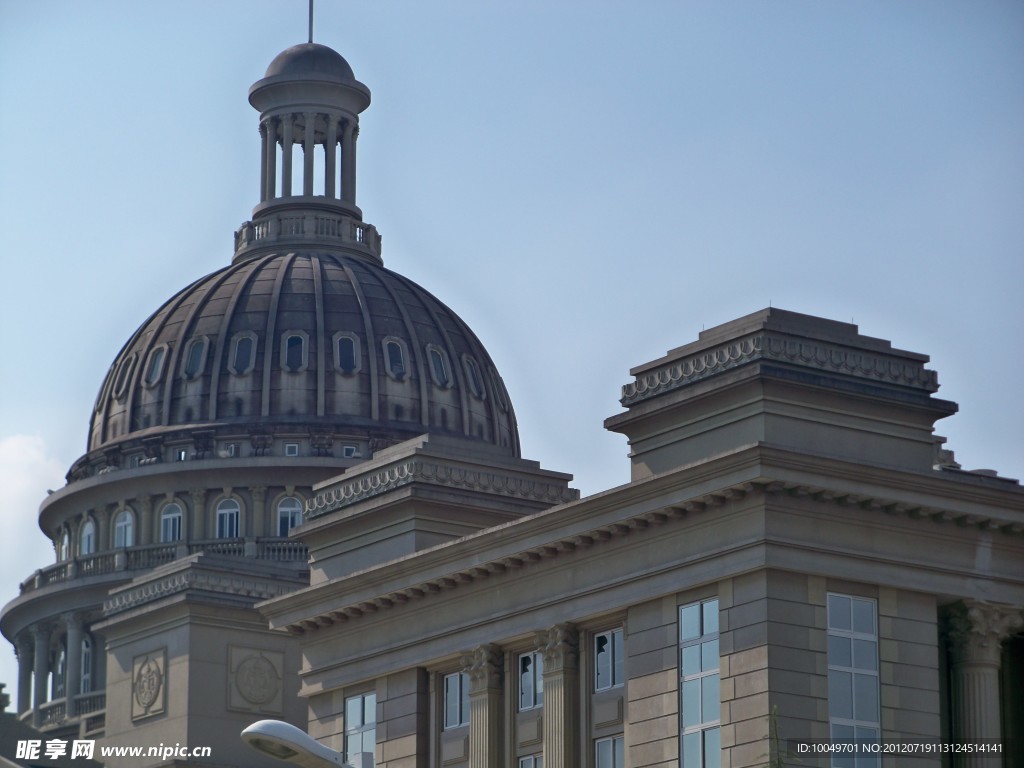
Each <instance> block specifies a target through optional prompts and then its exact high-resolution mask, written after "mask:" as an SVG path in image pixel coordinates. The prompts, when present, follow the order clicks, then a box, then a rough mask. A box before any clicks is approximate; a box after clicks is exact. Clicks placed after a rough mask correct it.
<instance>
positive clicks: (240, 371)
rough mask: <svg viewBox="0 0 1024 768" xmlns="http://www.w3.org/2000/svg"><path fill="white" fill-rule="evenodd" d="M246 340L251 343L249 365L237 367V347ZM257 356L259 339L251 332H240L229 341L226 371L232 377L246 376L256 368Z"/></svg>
mask: <svg viewBox="0 0 1024 768" xmlns="http://www.w3.org/2000/svg"><path fill="white" fill-rule="evenodd" d="M246 339H248V340H249V341H251V342H252V348H251V349H250V351H249V364H248V365H246V366H244V367H242V368H239V367H238V346H239V345H240V344H241V343H242V341H244V340H246ZM258 354H259V337H258V336H257V335H256V334H255V332H253V331H242V332H241V333H236V334H235V336H234V338H232V339H231V356H230V357H229V358H228V371H229V372H230V373H231V374H232V375H234V376H248V375H249V374H250V373H252V372H253V370H254V369H255V368H256V357H257V355H258Z"/></svg>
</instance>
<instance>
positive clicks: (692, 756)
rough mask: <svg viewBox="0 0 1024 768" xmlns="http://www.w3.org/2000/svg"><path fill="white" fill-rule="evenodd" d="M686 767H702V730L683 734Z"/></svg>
mask: <svg viewBox="0 0 1024 768" xmlns="http://www.w3.org/2000/svg"><path fill="white" fill-rule="evenodd" d="M683 766H684V768H700V731H696V732H694V733H687V734H685V735H684V736H683Z"/></svg>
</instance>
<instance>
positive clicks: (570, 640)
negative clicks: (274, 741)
mask: <svg viewBox="0 0 1024 768" xmlns="http://www.w3.org/2000/svg"><path fill="white" fill-rule="evenodd" d="M537 648H538V650H540V651H541V652H542V653H543V654H544V765H545V766H546V768H575V767H576V765H577V764H578V758H577V755H576V751H577V749H576V748H577V744H578V742H579V718H578V717H577V712H578V710H579V706H578V703H577V699H578V698H579V633H578V632H577V631H576V628H575V627H574V626H573V625H572V624H557V625H555V626H554V627H551V628H550V629H548V630H547V631H545V632H541V633H538V635H537Z"/></svg>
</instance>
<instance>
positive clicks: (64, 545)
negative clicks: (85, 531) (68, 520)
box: [57, 528, 71, 562]
mask: <svg viewBox="0 0 1024 768" xmlns="http://www.w3.org/2000/svg"><path fill="white" fill-rule="evenodd" d="M70 557H71V534H69V533H68V531H67V528H65V529H64V530H63V531H62V532H61V534H60V543H59V544H58V545H57V559H58V560H59V561H60V562H64V561H65V560H67V559H69V558H70Z"/></svg>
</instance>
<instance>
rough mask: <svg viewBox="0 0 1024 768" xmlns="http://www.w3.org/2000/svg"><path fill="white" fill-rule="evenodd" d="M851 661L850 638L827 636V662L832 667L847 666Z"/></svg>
mask: <svg viewBox="0 0 1024 768" xmlns="http://www.w3.org/2000/svg"><path fill="white" fill-rule="evenodd" d="M852 662H853V656H852V655H851V654H850V638H848V637H839V636H837V635H829V636H828V663H829V664H831V665H832V666H834V667H849V666H850V665H851V664H852Z"/></svg>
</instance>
